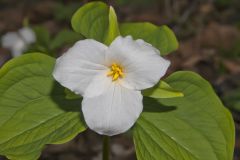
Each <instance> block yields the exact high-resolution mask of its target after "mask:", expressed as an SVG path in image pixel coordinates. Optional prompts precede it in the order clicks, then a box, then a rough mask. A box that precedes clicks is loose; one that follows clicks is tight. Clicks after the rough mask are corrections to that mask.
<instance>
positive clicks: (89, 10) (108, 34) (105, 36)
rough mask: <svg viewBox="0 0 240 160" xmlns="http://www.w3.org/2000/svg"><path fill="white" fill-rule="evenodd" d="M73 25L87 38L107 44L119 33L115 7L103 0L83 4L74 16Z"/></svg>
mask: <svg viewBox="0 0 240 160" xmlns="http://www.w3.org/2000/svg"><path fill="white" fill-rule="evenodd" d="M72 27H73V29H74V30H75V31H76V32H78V33H80V34H82V35H83V36H85V37H86V38H92V39H95V40H97V41H99V42H103V43H105V44H107V45H108V44H110V43H111V41H112V40H113V39H114V38H115V37H117V36H118V35H119V30H118V23H117V17H116V14H115V12H114V9H113V8H112V7H109V6H107V5H106V4H105V3H103V2H90V3H87V4H85V5H84V6H82V7H81V8H80V9H79V10H78V11H77V12H76V13H75V14H74V15H73V17H72Z"/></svg>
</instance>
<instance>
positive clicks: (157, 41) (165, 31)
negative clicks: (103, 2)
mask: <svg viewBox="0 0 240 160" xmlns="http://www.w3.org/2000/svg"><path fill="white" fill-rule="evenodd" d="M120 33H121V35H123V36H127V35H132V36H133V38H134V39H143V40H145V41H146V42H148V43H150V44H152V45H153V46H154V47H156V48H158V49H159V50H160V53H161V55H167V54H168V53H170V52H172V51H175V50H176V49H177V48H178V41H177V39H176V37H175V35H174V33H173V32H172V30H171V29H169V28H168V27H167V26H161V27H158V26H155V25H153V24H151V23H148V22H144V23H122V24H120Z"/></svg>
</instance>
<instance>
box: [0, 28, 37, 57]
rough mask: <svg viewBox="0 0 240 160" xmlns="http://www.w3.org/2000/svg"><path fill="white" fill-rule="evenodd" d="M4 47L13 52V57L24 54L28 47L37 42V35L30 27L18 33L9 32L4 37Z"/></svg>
mask: <svg viewBox="0 0 240 160" xmlns="http://www.w3.org/2000/svg"><path fill="white" fill-rule="evenodd" d="M1 41H2V46H3V47H4V48H8V49H10V50H11V53H12V56H13V57H17V56H20V55H21V54H22V52H23V51H24V50H26V49H27V46H28V45H29V44H31V43H34V42H35V41H36V36H35V33H34V32H33V30H32V29H30V28H28V27H24V28H21V29H20V30H18V32H8V33H6V34H5V35H3V36H2V39H1Z"/></svg>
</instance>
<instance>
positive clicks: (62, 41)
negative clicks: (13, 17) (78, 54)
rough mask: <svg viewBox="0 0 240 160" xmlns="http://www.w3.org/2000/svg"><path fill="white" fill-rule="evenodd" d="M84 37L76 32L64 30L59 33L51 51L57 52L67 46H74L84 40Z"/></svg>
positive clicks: (53, 41) (51, 46) (51, 45)
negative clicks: (56, 50)
mask: <svg viewBox="0 0 240 160" xmlns="http://www.w3.org/2000/svg"><path fill="white" fill-rule="evenodd" d="M83 38H84V37H83V36H82V35H81V34H79V33H76V32H73V31H71V30H68V29H64V30H62V31H61V32H59V33H58V34H57V35H56V37H55V38H54V39H53V40H52V41H51V43H50V49H51V50H55V49H57V48H60V47H63V46H64V45H66V44H73V43H74V42H76V41H78V40H81V39H83Z"/></svg>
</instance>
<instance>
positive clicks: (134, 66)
mask: <svg viewBox="0 0 240 160" xmlns="http://www.w3.org/2000/svg"><path fill="white" fill-rule="evenodd" d="M107 57H108V59H109V61H110V62H111V61H114V62H116V63H119V64H121V65H122V67H123V72H124V73H125V77H124V78H123V79H122V80H121V83H122V85H123V86H125V87H127V88H131V89H136V90H142V89H146V88H150V87H152V86H154V85H155V84H156V83H157V82H158V81H159V80H160V78H161V77H163V76H164V75H165V73H166V71H167V69H168V67H169V65H170V62H169V61H168V60H166V59H164V58H162V57H161V56H160V53H159V51H158V50H157V49H156V48H154V47H153V46H152V45H151V44H149V43H146V42H144V41H143V40H136V41H135V40H133V39H132V37H130V36H127V37H125V38H123V37H118V38H116V39H115V40H114V41H113V42H112V44H111V45H110V47H109V50H108V52H107Z"/></svg>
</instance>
